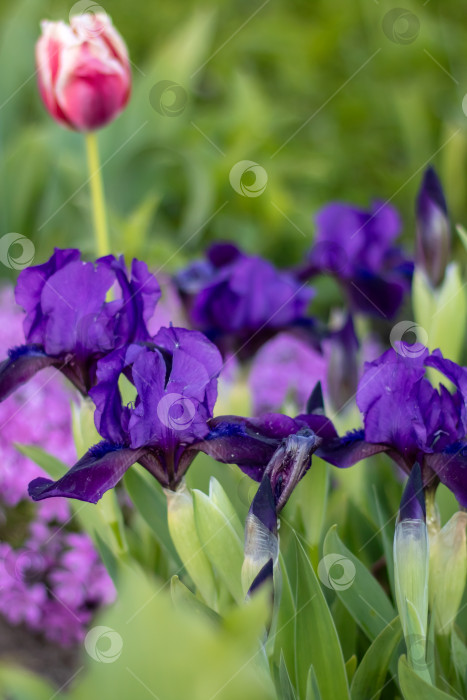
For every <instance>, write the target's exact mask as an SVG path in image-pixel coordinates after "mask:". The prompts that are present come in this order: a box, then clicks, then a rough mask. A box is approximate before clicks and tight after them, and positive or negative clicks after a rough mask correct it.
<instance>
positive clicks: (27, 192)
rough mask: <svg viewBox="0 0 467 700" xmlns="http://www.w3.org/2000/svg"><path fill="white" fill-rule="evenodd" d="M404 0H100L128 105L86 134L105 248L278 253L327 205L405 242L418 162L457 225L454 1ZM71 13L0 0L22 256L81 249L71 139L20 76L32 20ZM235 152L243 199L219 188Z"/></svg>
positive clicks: (463, 38) (170, 255)
mask: <svg viewBox="0 0 467 700" xmlns="http://www.w3.org/2000/svg"><path fill="white" fill-rule="evenodd" d="M403 5H404V11H402V10H399V11H397V9H396V10H394V8H397V7H398V5H397V4H396V3H392V2H387V1H386V0H380V1H379V2H378V0H374V1H373V0H352V1H351V2H345V1H344V0H334V2H332V3H330V2H326V1H325V0H314V1H313V2H306V1H305V0H258V2H255V3H254V4H253V3H251V2H247V1H246V0H221V1H220V2H215V1H214V0H204V1H200V0H198V1H197V2H194V1H193V0H173V1H172V2H170V3H169V2H166V3H163V2H159V3H147V2H143V0H132V2H129V1H128V0H111V1H109V2H107V3H104V5H103V6H104V8H105V10H106V11H107V12H108V13H109V14H110V15H111V16H112V18H113V21H114V24H115V25H116V27H117V28H118V29H119V30H120V32H121V33H122V35H123V36H124V38H125V39H126V41H127V43H128V46H129V50H130V55H131V58H132V61H133V79H134V90H133V96H132V100H131V102H130V105H129V107H128V109H127V110H126V111H125V112H124V113H123V114H122V115H121V116H120V117H119V119H118V120H117V121H116V122H114V123H113V124H111V125H110V126H109V127H107V128H106V129H104V130H103V131H102V132H101V133H100V135H99V141H100V146H101V155H102V161H103V163H104V164H105V165H104V168H103V174H104V179H105V188H106V194H107V199H108V203H109V209H110V226H111V234H112V240H113V246H114V249H115V252H125V253H126V254H128V255H129V256H130V255H133V254H138V255H140V256H143V257H145V259H147V260H148V262H150V263H152V264H154V265H155V266H156V267H158V268H162V267H163V268H164V269H165V270H167V271H169V270H173V269H175V268H177V267H178V266H180V265H181V264H183V263H184V262H185V261H186V260H187V259H189V258H191V257H193V255H195V254H197V253H199V252H201V251H202V249H203V247H204V246H205V245H206V243H207V242H208V241H210V240H212V239H220V238H231V239H233V240H235V241H237V242H238V243H239V244H240V245H242V246H244V247H245V248H246V249H247V250H249V251H251V252H258V253H262V254H264V255H268V256H270V257H272V258H273V259H274V260H276V261H277V262H279V263H281V264H289V263H295V262H298V261H299V260H300V259H301V257H302V256H303V254H304V252H305V251H306V250H307V249H308V247H309V245H310V242H311V240H312V237H313V226H312V215H313V212H315V211H316V209H317V208H318V207H320V206H321V205H323V204H324V203H325V202H327V201H329V200H330V199H336V198H339V199H343V200H347V201H351V202H355V203H357V204H361V205H367V204H369V202H370V201H371V200H372V199H374V198H381V199H386V200H390V201H391V202H392V203H393V204H395V205H396V206H397V207H398V208H399V209H400V210H401V212H402V214H403V217H404V235H405V237H406V240H407V245H408V247H409V249H411V247H412V245H413V201H414V197H415V194H416V190H417V187H418V186H419V183H420V178H421V174H422V171H423V168H424V166H425V164H427V163H428V162H432V163H434V164H435V166H436V167H437V168H438V171H439V173H440V174H441V176H442V178H443V181H444V184H445V187H446V191H447V196H448V200H449V203H450V207H451V212H452V216H453V220H454V221H455V222H457V221H463V222H464V223H465V222H466V221H467V204H466V201H465V197H464V192H465V190H466V170H467V168H466V160H467V140H466V126H467V116H466V114H464V112H463V109H462V102H463V98H464V95H465V93H466V92H467V86H466V80H465V55H466V46H467V27H466V24H465V10H464V8H463V6H462V4H460V3H458V2H456V1H455V0H449V1H445V2H444V3H442V5H441V3H437V2H435V1H434V0H431V2H425V3H422V2H421V1H420V2H406V0H403ZM72 6H73V3H64V2H59V1H58V0H56V1H53V0H49V1H46V0H21V1H18V2H14V3H12V2H6V1H5V0H1V2H0V17H1V42H0V56H1V66H2V71H1V76H2V77H1V80H0V154H1V158H0V177H1V186H0V197H1V206H0V222H1V224H0V233H1V234H2V235H4V234H5V233H7V232H12V231H14V232H18V233H21V234H23V235H25V236H27V237H29V238H31V239H32V240H33V241H34V244H35V246H36V258H35V260H36V262H40V261H42V260H45V259H46V258H48V257H49V255H50V254H51V251H52V248H53V246H56V245H58V246H80V247H82V248H84V250H85V252H86V253H87V254H88V255H92V254H93V240H92V228H91V216H90V211H89V198H88V188H87V184H86V179H87V170H86V160H85V152H84V145H83V140H82V137H81V135H80V134H76V133H72V132H68V131H66V130H65V129H63V128H61V127H60V126H58V125H57V124H55V123H54V122H53V121H52V119H51V118H50V117H49V116H48V115H47V113H46V112H45V110H44V108H43V107H42V104H41V102H40V100H39V97H38V93H37V88H36V79H35V76H34V44H35V41H36V39H37V37H38V35H39V21H40V19H42V18H50V19H60V18H61V19H65V20H68V16H69V13H70V9H71V7H72ZM87 6H89V8H90V9H93V3H92V2H91V0H89V2H87V0H85V2H84V3H80V9H86V8H87ZM161 81H171V82H172V83H176V84H177V85H179V86H180V88H177V89H178V93H177V95H178V101H177V100H176V102H175V104H173V105H172V110H173V112H174V113H173V114H172V115H170V109H171V101H173V100H174V99H175V98H177V95H176V94H175V93H174V92H173V91H171V90H170V89H169V90H166V92H164V93H163V94H162V93H161V90H162V88H161V86H160V83H161ZM154 86H156V87H154ZM150 98H151V101H150ZM151 102H152V104H151ZM154 104H155V105H156V109H155V108H154V106H153V105H154ZM465 108H466V111H467V100H466V103H465ZM164 111H165V112H167V111H169V115H167V114H164ZM242 160H250V161H254V162H256V163H258V164H259V165H260V166H261V167H263V168H264V169H265V171H266V174H267V178H268V183H267V187H266V189H265V191H264V192H263V194H261V195H260V196H258V197H244V196H241V195H240V194H238V193H237V192H235V191H234V189H233V188H232V187H231V185H230V182H229V172H230V170H231V168H232V166H233V165H235V163H237V162H238V161H242ZM245 177H246V178H247V179H248V177H249V175H248V174H247V175H246V176H245ZM245 184H246V185H248V181H247V180H245ZM0 274H3V275H7V276H8V275H10V277H12V278H15V277H16V275H17V273H16V271H10V270H8V269H6V268H3V267H2V270H1V273H0Z"/></svg>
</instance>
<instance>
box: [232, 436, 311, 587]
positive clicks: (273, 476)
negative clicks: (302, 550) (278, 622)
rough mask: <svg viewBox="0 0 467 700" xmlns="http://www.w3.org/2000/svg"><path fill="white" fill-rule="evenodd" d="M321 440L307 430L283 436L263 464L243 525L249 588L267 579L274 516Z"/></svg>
mask: <svg viewBox="0 0 467 700" xmlns="http://www.w3.org/2000/svg"><path fill="white" fill-rule="evenodd" d="M320 444H321V439H320V438H319V437H318V436H317V435H315V433H313V431H311V430H308V429H303V430H300V431H299V432H298V433H297V434H296V435H289V437H287V438H284V440H283V441H282V443H281V445H279V447H278V448H277V450H276V451H275V452H274V454H273V456H272V457H271V459H270V461H269V464H268V465H267V467H266V470H265V472H264V475H263V478H262V480H261V483H260V485H259V488H258V491H257V492H256V495H255V497H254V499H253V502H252V504H251V506H250V511H249V513H248V517H247V520H246V527H245V559H244V562H243V568H242V583H243V588H244V590H245V591H250V592H251V591H252V590H253V589H255V588H257V587H258V586H259V585H260V583H263V581H265V580H267V579H269V578H271V576H272V574H273V569H274V566H275V564H276V562H277V557H278V555H279V540H278V536H277V516H278V514H279V512H280V511H281V510H282V508H283V507H284V506H285V504H286V503H287V501H288V499H289V497H290V495H291V493H292V491H293V489H294V488H295V486H296V485H297V484H298V482H299V481H300V479H301V478H302V477H303V476H304V475H305V473H306V472H307V470H308V468H309V467H310V464H311V456H312V454H313V452H314V451H315V450H316V449H317V448H318V447H319V445H320Z"/></svg>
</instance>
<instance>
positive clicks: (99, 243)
mask: <svg viewBox="0 0 467 700" xmlns="http://www.w3.org/2000/svg"><path fill="white" fill-rule="evenodd" d="M85 139H86V154H87V159H88V169H89V183H90V187H91V199H92V209H93V220H94V233H95V236H96V252H97V256H98V257H99V258H100V257H102V256H104V255H109V253H110V252H111V251H110V241H109V234H108V230H107V215H106V211H105V200H104V187H103V184H102V174H101V170H102V168H101V165H100V162H99V148H98V145H97V136H96V133H95V132H94V131H91V132H88V133H87V134H85Z"/></svg>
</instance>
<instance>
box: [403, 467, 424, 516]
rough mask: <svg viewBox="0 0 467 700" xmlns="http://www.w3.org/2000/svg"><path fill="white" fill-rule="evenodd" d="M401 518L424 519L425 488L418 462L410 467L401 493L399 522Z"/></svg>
mask: <svg viewBox="0 0 467 700" xmlns="http://www.w3.org/2000/svg"><path fill="white" fill-rule="evenodd" d="M402 520H424V521H425V520H426V504H425V489H424V488H423V479H422V470H421V469H420V465H419V464H418V462H416V464H414V466H413V467H412V469H411V471H410V474H409V478H408V480H407V483H406V485H405V489H404V493H403V494H402V499H401V504H400V508H399V522H400V521H402Z"/></svg>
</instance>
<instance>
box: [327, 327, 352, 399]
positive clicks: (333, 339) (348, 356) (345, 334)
mask: <svg viewBox="0 0 467 700" xmlns="http://www.w3.org/2000/svg"><path fill="white" fill-rule="evenodd" d="M327 346H328V348H329V359H328V372H327V390H328V396H329V401H330V404H331V406H332V408H333V410H334V411H336V412H339V411H341V410H343V409H345V407H346V406H347V405H348V404H349V403H350V402H351V401H352V400H353V399H354V397H355V394H356V392H357V386H358V370H359V367H358V357H357V352H358V349H359V342H358V338H357V335H356V333H355V328H354V324H353V320H352V316H351V315H350V314H349V315H348V317H347V319H346V321H345V322H344V323H343V324H342V327H341V328H340V329H339V330H337V331H333V332H331V333H330V336H329V340H328V341H327Z"/></svg>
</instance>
